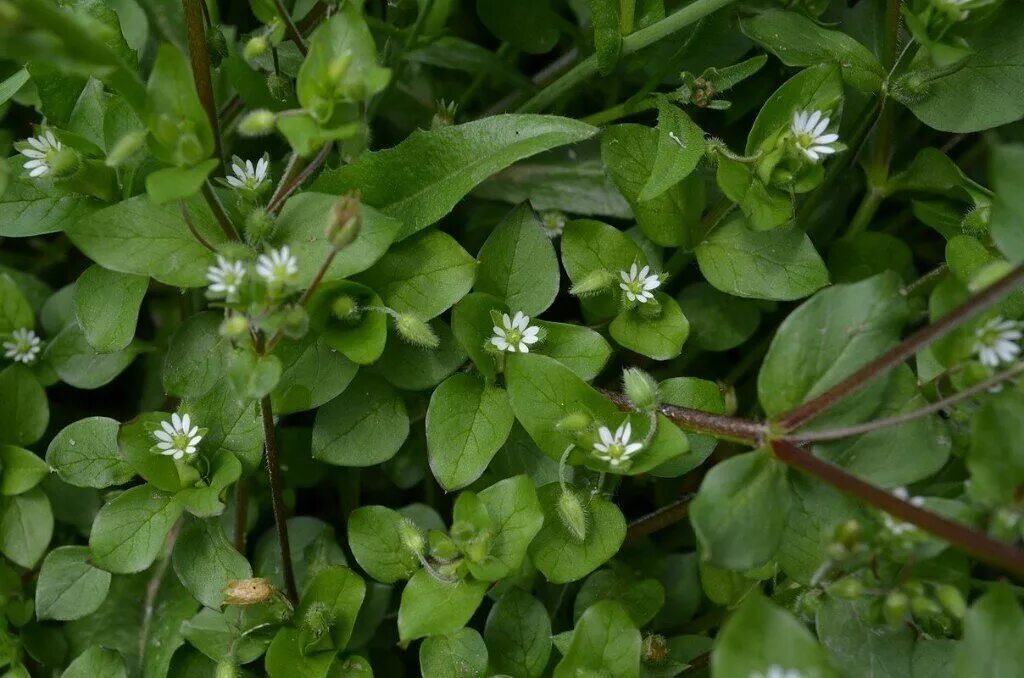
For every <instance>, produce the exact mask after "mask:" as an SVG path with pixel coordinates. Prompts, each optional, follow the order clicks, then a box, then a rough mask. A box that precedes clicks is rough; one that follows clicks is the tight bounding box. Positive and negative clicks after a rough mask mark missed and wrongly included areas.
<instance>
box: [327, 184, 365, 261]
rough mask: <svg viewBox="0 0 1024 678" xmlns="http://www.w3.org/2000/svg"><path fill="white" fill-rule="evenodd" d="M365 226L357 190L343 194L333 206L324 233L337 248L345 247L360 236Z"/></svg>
mask: <svg viewBox="0 0 1024 678" xmlns="http://www.w3.org/2000/svg"><path fill="white" fill-rule="evenodd" d="M362 227H363V205H362V202H360V200H359V194H358V193H356V192H353V193H349V194H347V195H343V196H341V197H340V198H338V201H337V202H335V203H334V206H333V207H331V217H330V221H329V222H328V224H327V228H326V229H325V231H326V232H325V233H324V235H325V236H326V237H327V240H328V241H329V242H330V243H331V246H333V247H334V249H336V250H340V249H344V248H346V247H348V246H349V245H351V244H352V242H353V241H354V240H355V239H356V238H357V237H359V231H360V230H361V229H362Z"/></svg>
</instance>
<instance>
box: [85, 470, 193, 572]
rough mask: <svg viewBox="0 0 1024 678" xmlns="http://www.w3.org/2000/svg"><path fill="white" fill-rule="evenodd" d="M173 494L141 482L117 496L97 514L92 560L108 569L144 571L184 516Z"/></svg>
mask: <svg viewBox="0 0 1024 678" xmlns="http://www.w3.org/2000/svg"><path fill="white" fill-rule="evenodd" d="M181 512H182V505H181V502H180V501H178V500H177V499H175V497H174V496H173V495H170V494H166V493H164V492H160V491H158V490H155V489H154V488H152V487H151V486H149V485H139V486H137V487H133V488H131V489H130V490H126V491H125V492H123V493H121V494H119V495H118V496H116V497H115V498H114V499H113V500H112V501H110V502H109V503H107V504H105V505H104V506H103V508H101V509H100V512H99V514H98V515H97V516H96V521H95V522H94V523H93V526H92V534H91V535H90V536H89V550H90V551H91V553H92V560H91V562H92V563H93V564H94V565H96V566H97V567H100V568H102V569H104V570H106V571H108V572H113V573H115V574H125V573H131V572H141V571H143V570H145V569H146V568H148V567H149V566H150V565H152V564H153V561H154V560H156V557H157V555H158V554H159V553H160V550H161V548H163V546H164V541H165V538H166V537H167V533H168V532H170V531H171V527H173V526H174V523H175V522H176V521H177V520H178V517H179V516H180V515H181Z"/></svg>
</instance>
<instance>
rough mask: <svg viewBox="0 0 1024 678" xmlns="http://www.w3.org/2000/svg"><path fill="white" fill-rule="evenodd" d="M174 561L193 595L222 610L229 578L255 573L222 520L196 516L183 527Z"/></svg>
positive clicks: (181, 578)
mask: <svg viewBox="0 0 1024 678" xmlns="http://www.w3.org/2000/svg"><path fill="white" fill-rule="evenodd" d="M171 563H172V564H173V566H174V572H175V574H177V576H178V579H179V580H181V583H182V585H183V586H184V587H185V588H186V589H188V591H189V593H191V594H192V597H193V598H195V599H196V600H198V601H199V602H200V603H202V604H203V605H205V606H206V607H209V608H213V609H218V610H219V609H220V607H221V605H223V604H224V588H225V587H226V586H227V584H228V582H229V581H232V580H234V579H248V578H249V577H251V576H252V568H251V567H250V566H249V561H248V560H246V559H245V556H243V555H242V554H241V553H239V552H238V551H236V550H235V547H234V546H232V545H231V542H229V541H228V539H227V537H226V536H225V535H224V528H223V527H221V525H220V521H218V520H196V521H194V522H192V523H191V524H190V525H188V526H187V527H186V528H185V529H184V530H182V531H181V534H179V535H178V539H177V541H175V542H174V552H173V554H172V558H171Z"/></svg>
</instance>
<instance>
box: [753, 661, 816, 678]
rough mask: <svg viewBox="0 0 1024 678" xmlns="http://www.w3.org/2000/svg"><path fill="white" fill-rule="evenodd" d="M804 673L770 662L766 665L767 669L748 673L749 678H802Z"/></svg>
mask: <svg viewBox="0 0 1024 678" xmlns="http://www.w3.org/2000/svg"><path fill="white" fill-rule="evenodd" d="M803 676H804V674H803V672H802V671H798V670H797V669H784V668H782V667H781V666H776V665H775V664H772V665H771V666H769V667H768V670H767V671H765V672H764V673H762V672H761V671H754V672H752V673H751V674H750V678H803Z"/></svg>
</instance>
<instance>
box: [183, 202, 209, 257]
mask: <svg viewBox="0 0 1024 678" xmlns="http://www.w3.org/2000/svg"><path fill="white" fill-rule="evenodd" d="M178 208H179V209H180V210H181V218H182V220H184V222H185V225H186V226H188V230H189V232H191V233H192V237H193V238H195V239H196V240H197V241H198V242H199V244H200V245H202V246H203V247H205V248H206V249H208V250H210V251H211V252H216V251H217V248H215V247H214V246H213V245H211V244H210V243H209V242H208V241H207V240H206V238H204V237H203V236H202V235H200V234H199V231H197V230H196V225H195V224H194V223H193V222H192V215H191V214H189V212H188V206H186V205H185V201H184V200H179V201H178Z"/></svg>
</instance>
